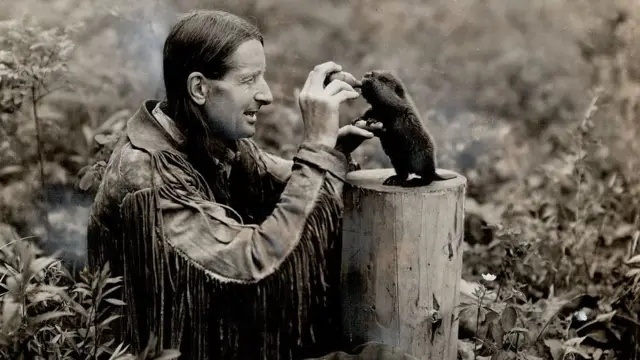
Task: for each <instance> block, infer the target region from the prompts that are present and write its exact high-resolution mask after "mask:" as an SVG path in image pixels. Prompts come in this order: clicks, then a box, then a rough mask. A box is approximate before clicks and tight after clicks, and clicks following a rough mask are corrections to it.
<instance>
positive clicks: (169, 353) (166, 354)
mask: <svg viewBox="0 0 640 360" xmlns="http://www.w3.org/2000/svg"><path fill="white" fill-rule="evenodd" d="M180 355H181V353H180V351H178V350H174V349H171V350H162V353H161V354H160V356H158V357H156V358H154V360H173V359H177V358H179V357H180Z"/></svg>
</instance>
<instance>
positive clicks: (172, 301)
mask: <svg viewBox="0 0 640 360" xmlns="http://www.w3.org/2000/svg"><path fill="white" fill-rule="evenodd" d="M163 66H164V80H165V89H166V100H165V101H162V102H159V101H154V100H149V101H145V102H144V104H143V105H142V106H141V107H140V109H139V110H138V111H137V113H136V114H135V115H134V116H133V117H132V118H131V119H130V120H129V121H128V123H127V129H126V136H123V137H122V139H121V140H120V141H119V143H118V145H117V146H116V148H115V150H114V151H113V153H112V155H111V158H110V160H109V163H108V166H107V168H106V170H105V174H104V176H103V180H102V182H101V184H100V187H99V189H98V193H97V195H96V198H95V202H94V205H93V208H92V213H91V217H90V224H89V231H88V248H89V262H90V266H91V267H93V268H99V267H101V266H102V265H103V264H104V263H106V262H109V263H110V268H111V269H112V271H113V273H114V275H121V276H123V278H124V287H123V297H124V301H125V303H126V304H127V305H126V306H125V320H124V321H122V322H121V324H120V325H121V327H122V331H123V332H124V340H125V341H130V342H131V343H132V345H133V349H136V350H139V349H140V348H142V347H144V345H145V344H146V340H147V339H148V336H149V334H151V333H153V334H155V335H157V336H158V337H159V344H160V345H161V346H162V347H164V348H175V349H179V350H180V351H181V352H182V357H181V358H184V359H196V360H199V359H302V358H306V357H313V356H321V355H323V354H326V353H327V352H329V351H334V350H338V348H337V346H338V343H339V337H338V335H339V328H338V325H339V324H338V322H337V320H339V319H338V318H337V316H336V315H337V314H339V308H337V304H338V302H337V301H336V300H337V299H336V296H337V286H338V281H339V278H338V276H339V271H340V264H339V253H338V252H339V248H338V247H336V241H337V240H339V235H340V231H341V229H340V225H341V216H342V205H343V204H342V189H343V181H344V177H345V174H346V172H347V170H348V161H347V159H348V156H349V154H350V152H351V151H352V150H354V149H355V148H356V147H357V146H358V145H359V144H360V143H361V142H362V141H363V140H364V139H367V138H371V137H372V136H373V134H372V133H371V132H370V131H368V130H373V129H368V130H367V129H364V128H358V127H355V126H347V127H343V128H341V129H339V128H338V112H339V106H340V104H341V103H342V102H343V101H346V100H348V99H354V98H356V97H358V96H359V94H358V93H357V92H356V91H355V90H354V88H353V86H356V85H358V82H357V81H356V80H355V78H354V77H353V76H352V75H351V74H349V73H347V72H342V69H341V67H340V66H339V65H336V64H334V63H332V62H329V63H324V64H321V65H319V66H317V67H316V68H315V69H314V70H313V71H311V72H310V74H309V77H308V78H307V81H306V83H305V84H304V87H303V89H302V91H301V93H300V100H299V105H300V110H301V113H302V118H303V121H304V139H303V142H302V144H301V145H300V147H299V151H298V153H297V155H296V156H295V158H294V159H293V160H292V161H287V160H284V159H281V158H278V157H276V156H273V155H270V154H267V153H265V152H263V151H261V150H260V149H259V148H258V147H257V146H256V145H255V143H254V142H253V141H252V140H250V137H251V136H252V135H253V133H254V131H255V123H256V121H257V119H256V113H257V112H258V110H259V109H260V107H261V106H263V105H268V104H269V103H271V102H272V95H271V92H270V90H269V87H268V85H267V83H266V82H265V79H264V77H263V75H264V72H265V71H266V63H265V56H264V50H263V40H262V36H261V35H260V33H259V32H258V30H257V29H256V28H255V27H253V26H252V25H251V24H249V23H247V22H246V21H244V20H242V19H240V18H238V17H237V16H234V15H232V14H229V13H225V12H220V11H196V12H192V13H190V14H188V15H187V16H186V17H184V18H183V19H181V20H180V21H179V22H178V23H177V24H176V25H175V26H174V27H173V28H172V30H171V32H170V34H169V35H168V37H167V40H166V42H165V47H164V63H163ZM330 74H337V75H336V77H337V78H339V79H341V80H333V81H331V83H330V84H328V85H327V86H325V85H324V83H325V80H326V79H327V77H328V76H329V75H330ZM372 346H375V345H372ZM365 349H372V348H371V347H370V348H366V347H365ZM366 351H367V350H365V351H364V352H366ZM368 351H371V350H368ZM376 351H377V350H376ZM380 351H383V352H384V351H387V352H389V353H391V352H393V351H392V350H389V349H383V350H380ZM364 352H363V353H364ZM343 355H344V354H343V353H334V354H330V355H328V356H330V357H332V358H339V357H340V356H343ZM393 356H400V355H393ZM380 358H383V357H380ZM386 358H389V359H391V358H394V357H386ZM397 358H403V357H397Z"/></svg>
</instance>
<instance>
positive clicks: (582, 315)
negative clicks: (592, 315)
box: [573, 310, 587, 321]
mask: <svg viewBox="0 0 640 360" xmlns="http://www.w3.org/2000/svg"><path fill="white" fill-rule="evenodd" d="M573 315H574V316H575V317H576V320H578V321H587V313H585V312H584V310H580V311H576V312H575V313H573Z"/></svg>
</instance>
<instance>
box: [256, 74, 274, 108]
mask: <svg viewBox="0 0 640 360" xmlns="http://www.w3.org/2000/svg"><path fill="white" fill-rule="evenodd" d="M260 85H261V86H260V88H259V89H258V92H257V93H256V95H255V100H256V101H258V102H260V103H261V104H262V105H269V104H271V103H272V102H273V95H272V94H271V89H269V85H268V84H267V81H266V80H265V79H262V81H261V84H260Z"/></svg>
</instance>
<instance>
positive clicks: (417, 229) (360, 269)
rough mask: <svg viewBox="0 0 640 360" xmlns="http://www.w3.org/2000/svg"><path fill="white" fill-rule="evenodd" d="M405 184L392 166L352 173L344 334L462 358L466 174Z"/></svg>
mask: <svg viewBox="0 0 640 360" xmlns="http://www.w3.org/2000/svg"><path fill="white" fill-rule="evenodd" d="M438 173H439V174H441V175H455V178H453V179H450V180H445V181H438V182H434V183H432V184H430V185H429V186H423V187H413V188H403V187H397V186H385V185H382V182H383V181H384V180H385V179H386V178H388V177H389V176H391V175H393V174H394V171H393V169H373V170H359V171H354V172H351V173H349V174H348V175H347V181H348V183H349V185H348V186H347V187H346V189H345V217H344V225H343V229H344V230H343V238H342V269H341V272H342V284H341V292H342V309H343V316H342V319H343V335H344V337H345V341H346V342H347V344H350V345H357V344H358V343H363V342H366V341H381V342H384V343H387V344H390V345H393V346H398V347H400V348H402V349H404V350H405V351H406V352H408V353H410V354H411V355H414V356H416V357H418V358H420V359H428V360H454V359H456V350H457V338H458V322H457V320H456V319H455V317H456V316H457V314H458V312H457V309H456V308H455V307H456V305H457V304H458V297H459V288H458V287H459V284H460V277H461V269H462V239H463V234H464V229H463V227H464V198H465V189H466V182H467V181H466V178H465V177H463V176H461V175H459V174H457V173H454V172H451V171H447V170H443V169H439V170H438Z"/></svg>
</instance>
